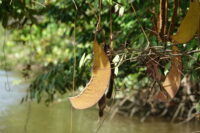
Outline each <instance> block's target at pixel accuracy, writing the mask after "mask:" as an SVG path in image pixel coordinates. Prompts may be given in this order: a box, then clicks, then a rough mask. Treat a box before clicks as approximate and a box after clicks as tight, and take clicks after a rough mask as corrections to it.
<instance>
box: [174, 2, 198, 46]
mask: <svg viewBox="0 0 200 133" xmlns="http://www.w3.org/2000/svg"><path fill="white" fill-rule="evenodd" d="M199 21H200V4H199V1H198V0H191V1H190V7H189V10H188V12H187V14H186V16H185V18H184V19H183V21H182V22H181V25H180V27H179V28H178V31H177V33H176V34H175V35H172V36H171V38H172V41H173V42H174V43H187V42H188V41H190V40H191V39H192V38H193V37H194V35H195V33H196V32H197V30H198V28H199Z"/></svg>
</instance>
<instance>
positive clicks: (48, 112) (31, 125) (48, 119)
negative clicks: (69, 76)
mask: <svg viewBox="0 0 200 133" xmlns="http://www.w3.org/2000/svg"><path fill="white" fill-rule="evenodd" d="M17 79H18V78H16V77H15V76H14V75H12V73H8V80H7V78H6V75H5V72H3V71H0V133H25V125H26V127H27V133H70V126H71V123H72V127H73V132H72V133H95V130H96V129H97V128H98V116H97V114H98V113H97V110H96V109H95V108H93V109H90V110H81V111H77V110H72V111H73V117H72V118H73V119H72V121H71V110H70V109H71V108H70V104H69V103H68V102H67V101H66V102H62V103H57V104H53V105H51V106H50V107H46V106H45V105H44V104H37V103H30V106H29V103H25V104H19V103H20V100H21V97H22V96H24V95H25V93H24V91H23V90H24V88H26V87H27V85H26V84H23V85H13V81H15V80H17ZM7 81H8V82H9V85H10V91H7V89H6V86H7V85H5V84H6V83H7ZM29 111H30V112H29ZM28 112H29V113H28ZM27 121H28V123H27ZM198 130H199V131H200V124H199V123H189V124H185V125H177V124H170V123H168V122H163V121H161V120H156V121H155V120H148V121H146V122H145V123H140V122H138V121H137V120H132V119H128V118H124V117H121V116H117V117H115V118H114V119H113V120H108V119H106V120H105V121H104V124H103V125H102V127H101V128H100V130H99V132H98V133H192V132H194V131H198Z"/></svg>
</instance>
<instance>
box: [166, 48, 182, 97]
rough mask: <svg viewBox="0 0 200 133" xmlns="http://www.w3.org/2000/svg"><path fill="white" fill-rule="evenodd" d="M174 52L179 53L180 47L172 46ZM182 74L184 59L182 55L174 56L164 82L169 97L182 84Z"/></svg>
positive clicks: (172, 95)
mask: <svg viewBox="0 0 200 133" xmlns="http://www.w3.org/2000/svg"><path fill="white" fill-rule="evenodd" d="M172 51H173V54H178V48H177V47H176V46H173V47H172ZM181 75H182V61H181V56H179V55H178V56H173V58H172V63H171V69H170V71H169V73H168V74H167V76H166V78H165V81H164V82H163V87H164V89H165V90H166V92H167V93H168V95H169V98H173V97H174V96H175V95H176V93H177V91H178V89H179V87H180V84H181Z"/></svg>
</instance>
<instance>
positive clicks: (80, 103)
mask: <svg viewBox="0 0 200 133" xmlns="http://www.w3.org/2000/svg"><path fill="white" fill-rule="evenodd" d="M93 49H94V60H93V68H92V77H91V79H90V82H89V83H88V84H87V85H86V87H85V88H84V89H83V91H82V92H81V93H80V94H79V95H77V96H74V97H70V98H69V99H70V102H71V104H72V106H73V107H74V108H76V109H86V108H89V107H91V106H93V105H94V104H96V103H97V102H98V101H99V100H100V99H101V97H102V96H103V95H104V93H105V92H106V90H107V88H108V85H109V81H110V75H111V64H110V61H109V58H108V57H107V55H106V53H105V52H104V50H103V48H102V47H101V46H100V45H99V44H98V43H97V42H96V41H94V48H93Z"/></svg>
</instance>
